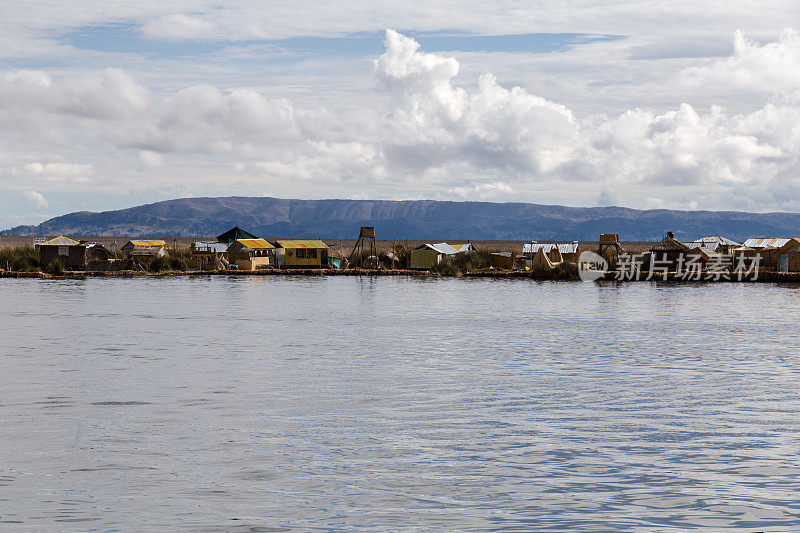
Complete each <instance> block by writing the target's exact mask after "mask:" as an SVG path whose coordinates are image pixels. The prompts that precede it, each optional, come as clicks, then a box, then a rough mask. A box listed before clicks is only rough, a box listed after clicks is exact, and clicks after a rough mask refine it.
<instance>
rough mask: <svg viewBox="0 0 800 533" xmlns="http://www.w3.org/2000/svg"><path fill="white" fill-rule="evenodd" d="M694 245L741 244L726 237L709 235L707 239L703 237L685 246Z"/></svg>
mask: <svg viewBox="0 0 800 533" xmlns="http://www.w3.org/2000/svg"><path fill="white" fill-rule="evenodd" d="M694 243H699V244H700V246H709V245H714V244H716V245H720V244H722V245H724V246H741V245H742V244H741V243H738V242H736V241H733V240H731V239H728V238H727V237H722V236H720V235H709V236H708V237H703V238H702V239H696V240H694V241H692V242H687V243H685V244H687V245H692V244H694ZM709 247H710V246H709Z"/></svg>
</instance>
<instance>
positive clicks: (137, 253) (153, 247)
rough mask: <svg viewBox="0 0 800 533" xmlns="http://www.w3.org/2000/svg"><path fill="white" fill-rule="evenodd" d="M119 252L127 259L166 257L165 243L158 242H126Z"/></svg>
mask: <svg viewBox="0 0 800 533" xmlns="http://www.w3.org/2000/svg"><path fill="white" fill-rule="evenodd" d="M120 250H122V253H124V254H125V256H126V257H128V258H129V259H144V258H148V259H149V258H153V257H164V256H165V255H167V243H166V242H164V241H158V240H135V241H128V242H126V243H125V246H123V247H122V248H120Z"/></svg>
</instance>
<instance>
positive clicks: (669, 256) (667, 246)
mask: <svg viewBox="0 0 800 533" xmlns="http://www.w3.org/2000/svg"><path fill="white" fill-rule="evenodd" d="M688 251H689V247H688V246H686V245H685V244H684V243H682V242H680V241H679V240H678V239H676V238H675V234H674V233H672V232H671V231H668V232H667V235H666V236H665V237H664V238H663V239H661V241H660V242H659V243H657V244H655V245H653V247H652V248H650V257H651V261H652V262H653V265H654V266H655V267H656V268H659V269H661V268H666V269H668V270H669V271H670V272H676V271H677V270H678V268H679V267H682V266H683V265H684V264H685V262H686V259H687V252H688ZM649 266H650V264H649V262H648V263H647V264H645V268H649Z"/></svg>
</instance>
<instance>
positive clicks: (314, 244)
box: [275, 239, 328, 249]
mask: <svg viewBox="0 0 800 533" xmlns="http://www.w3.org/2000/svg"><path fill="white" fill-rule="evenodd" d="M275 244H277V245H278V246H280V247H281V248H309V249H319V248H327V247H328V246H327V245H326V244H325V243H324V242H322V241H315V240H308V239H295V240H288V241H275Z"/></svg>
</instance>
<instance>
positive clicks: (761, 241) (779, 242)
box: [743, 237, 791, 248]
mask: <svg viewBox="0 0 800 533" xmlns="http://www.w3.org/2000/svg"><path fill="white" fill-rule="evenodd" d="M790 240H791V239H782V238H778V237H758V238H755V239H747V240H746V241H744V244H743V246H747V247H748V248H766V247H767V246H773V247H775V248H780V247H781V246H783V245H784V244H786V243H787V242H789V241H790Z"/></svg>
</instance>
